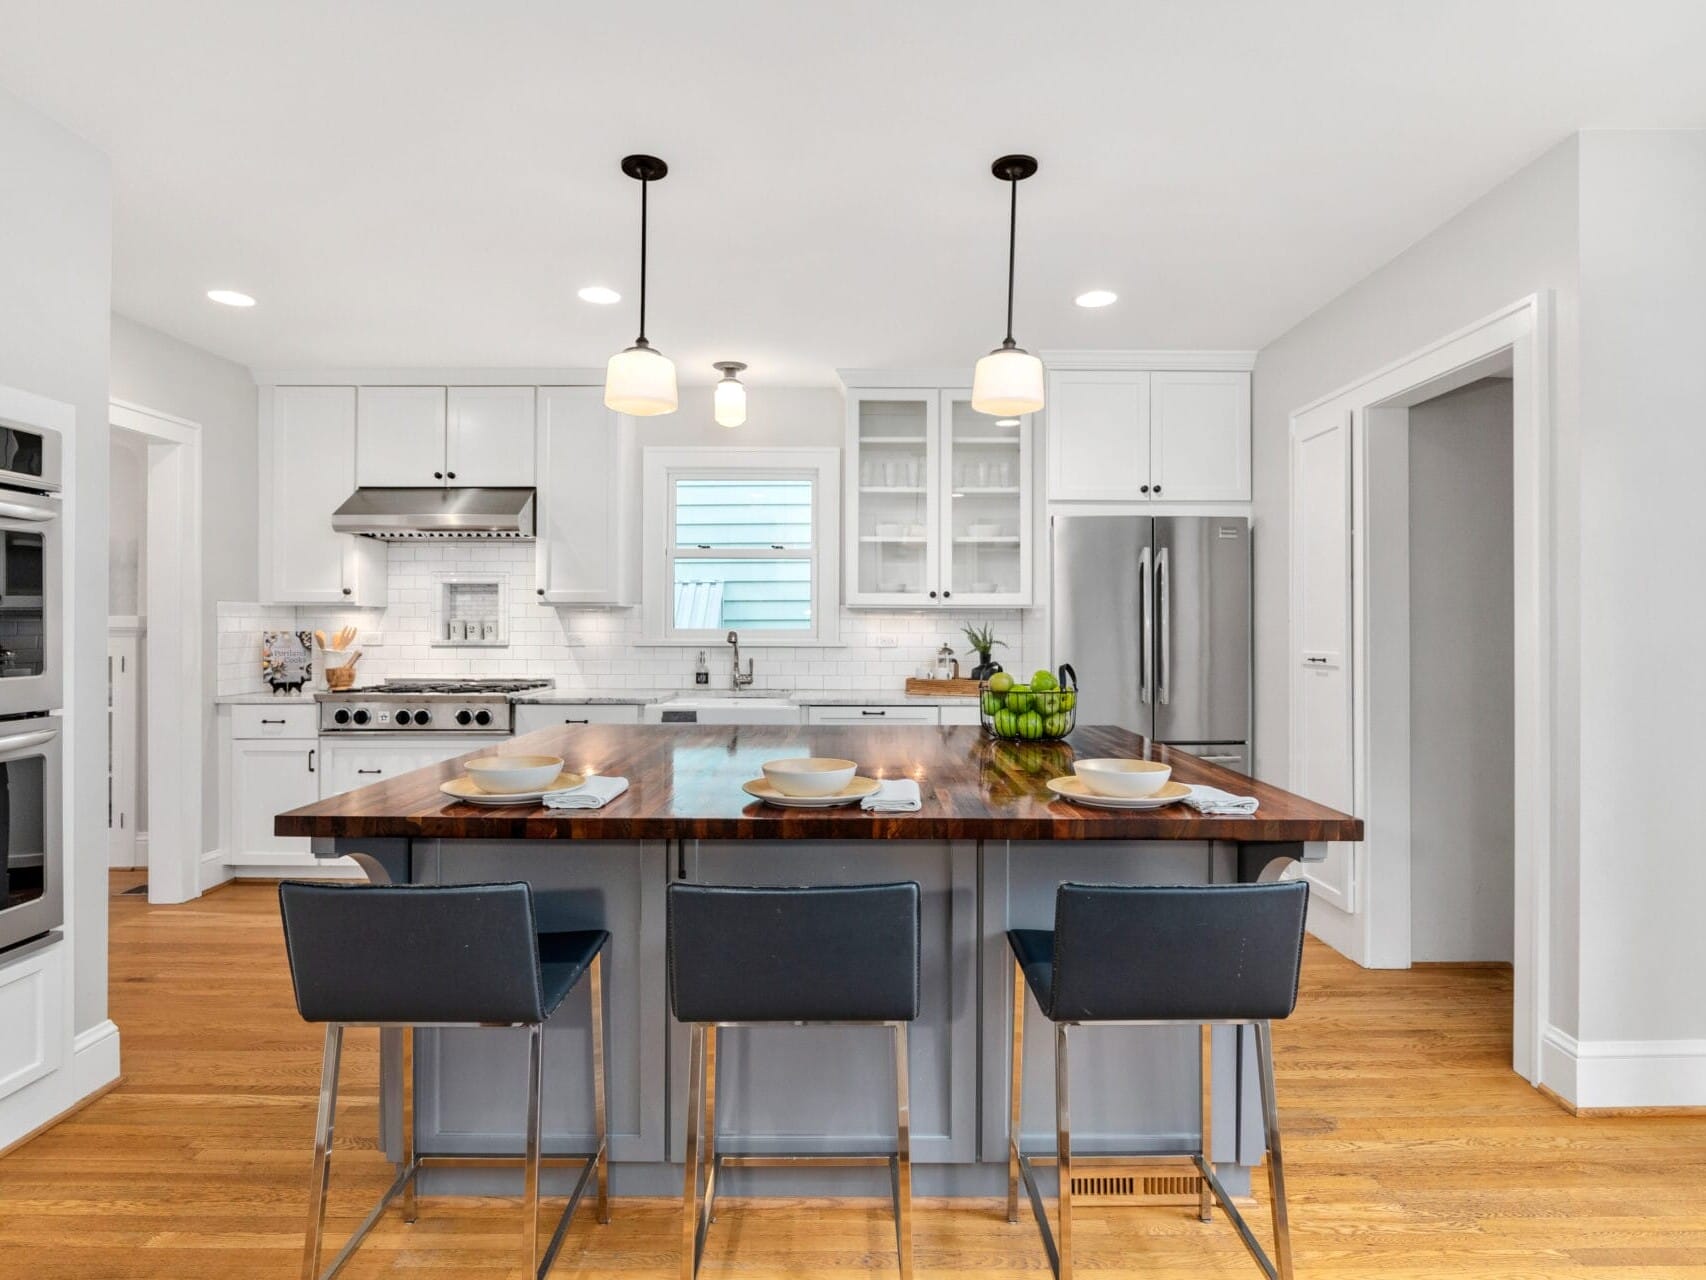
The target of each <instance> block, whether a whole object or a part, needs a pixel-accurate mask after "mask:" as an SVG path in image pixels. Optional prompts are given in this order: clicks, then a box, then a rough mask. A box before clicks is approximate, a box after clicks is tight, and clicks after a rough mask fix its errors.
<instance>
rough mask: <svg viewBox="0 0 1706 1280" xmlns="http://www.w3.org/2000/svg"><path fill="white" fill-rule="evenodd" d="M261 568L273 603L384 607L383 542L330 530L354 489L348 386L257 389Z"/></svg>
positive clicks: (352, 407)
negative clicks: (259, 406)
mask: <svg viewBox="0 0 1706 1280" xmlns="http://www.w3.org/2000/svg"><path fill="white" fill-rule="evenodd" d="M262 416H263V426H264V431H265V435H264V449H263V453H262V468H261V471H262V481H261V482H262V485H263V486H264V491H265V496H266V500H265V501H264V502H263V504H262V506H263V512H264V519H263V521H262V527H261V568H262V580H263V584H264V594H265V595H266V598H267V599H268V600H269V601H271V602H272V603H274V604H342V605H356V606H360V607H363V608H383V607H384V606H385V546H384V544H383V543H379V542H375V541H373V540H372V539H370V538H357V537H353V536H352V535H350V534H345V533H334V532H333V531H332V512H334V511H335V510H337V508H338V507H339V506H340V505H341V504H342V503H343V501H344V499H346V498H348V497H349V496H350V494H351V493H353V492H354V491H355V484H356V479H355V473H356V466H355V454H356V389H355V388H354V387H294V386H287V387H274V388H272V390H271V394H270V396H268V395H267V394H266V393H264V392H263V401H262Z"/></svg>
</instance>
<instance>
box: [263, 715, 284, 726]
mask: <svg viewBox="0 0 1706 1280" xmlns="http://www.w3.org/2000/svg"><path fill="white" fill-rule="evenodd" d="M261 723H262V724H283V723H284V721H282V720H268V719H267V718H266V717H265V716H262V717H261Z"/></svg>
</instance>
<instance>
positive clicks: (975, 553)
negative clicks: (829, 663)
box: [845, 387, 1033, 609]
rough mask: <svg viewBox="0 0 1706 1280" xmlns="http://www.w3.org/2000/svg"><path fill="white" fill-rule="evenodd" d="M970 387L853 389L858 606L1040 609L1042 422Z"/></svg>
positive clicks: (851, 535) (850, 519) (852, 557)
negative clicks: (1036, 529)
mask: <svg viewBox="0 0 1706 1280" xmlns="http://www.w3.org/2000/svg"><path fill="white" fill-rule="evenodd" d="M1000 421H1001V420H998V419H995V418H991V417H989V416H987V415H985V414H981V413H978V412H976V411H975V410H973V409H972V407H971V393H970V391H969V390H966V389H964V388H952V389H940V388H929V387H900V388H871V387H855V388H853V389H851V390H849V391H848V393H847V463H846V481H845V483H846V511H847V516H846V521H845V529H846V540H847V546H846V562H847V575H846V581H847V603H848V604H849V605H856V606H858V605H864V606H879V607H880V606H888V607H895V608H909V609H917V608H933V607H934V608H941V607H949V608H953V607H961V606H963V607H967V608H983V607H1005V608H1015V607H1021V606H1024V605H1028V604H1029V603H1030V602H1031V526H1032V519H1031V493H1032V487H1033V486H1032V483H1031V425H1030V422H1029V421H1028V420H1025V419H1021V420H1018V421H1015V422H1012V423H1009V424H1008V425H1005V426H1003V425H999V423H1000Z"/></svg>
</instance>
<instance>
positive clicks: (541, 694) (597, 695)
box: [509, 689, 677, 707]
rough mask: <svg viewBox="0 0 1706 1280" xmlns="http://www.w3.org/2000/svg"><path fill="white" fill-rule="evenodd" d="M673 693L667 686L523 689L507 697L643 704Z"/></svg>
mask: <svg viewBox="0 0 1706 1280" xmlns="http://www.w3.org/2000/svg"><path fill="white" fill-rule="evenodd" d="M676 696H677V694H676V692H674V691H672V690H667V689H524V690H523V691H522V692H520V693H512V694H510V695H509V700H510V701H511V702H518V703H519V702H528V703H540V704H544V705H546V706H562V707H625V706H642V707H643V706H649V705H650V704H652V703H654V702H668V701H669V700H670V699H671V698H673V697H676Z"/></svg>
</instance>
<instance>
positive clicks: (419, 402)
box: [355, 387, 447, 489]
mask: <svg viewBox="0 0 1706 1280" xmlns="http://www.w3.org/2000/svg"><path fill="white" fill-rule="evenodd" d="M356 409H357V416H356V431H355V478H356V483H357V484H359V485H362V486H366V487H377V488H405V489H411V488H412V489H420V488H432V487H434V486H438V485H443V484H445V483H447V481H446V480H445V475H444V423H445V395H444V388H443V387H362V388H361V390H360V392H359V393H358V394H357V397H356Z"/></svg>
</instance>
